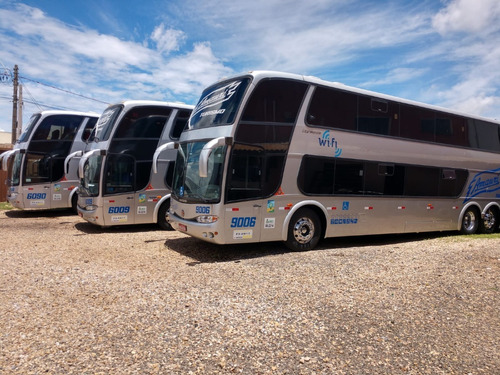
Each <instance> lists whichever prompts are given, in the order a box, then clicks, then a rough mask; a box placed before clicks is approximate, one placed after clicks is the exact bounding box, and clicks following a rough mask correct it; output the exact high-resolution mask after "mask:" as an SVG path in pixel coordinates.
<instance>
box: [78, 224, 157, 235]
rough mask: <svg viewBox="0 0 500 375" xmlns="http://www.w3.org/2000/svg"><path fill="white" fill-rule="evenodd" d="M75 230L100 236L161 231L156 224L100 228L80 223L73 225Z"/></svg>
mask: <svg viewBox="0 0 500 375" xmlns="http://www.w3.org/2000/svg"><path fill="white" fill-rule="evenodd" d="M75 229H76V230H78V231H79V232H82V233H83V234H101V233H144V232H153V231H158V230H161V229H159V228H158V226H157V225H156V224H135V225H119V226H111V227H105V228H103V227H100V226H98V225H94V224H91V223H88V222H86V221H82V222H80V223H76V224H75Z"/></svg>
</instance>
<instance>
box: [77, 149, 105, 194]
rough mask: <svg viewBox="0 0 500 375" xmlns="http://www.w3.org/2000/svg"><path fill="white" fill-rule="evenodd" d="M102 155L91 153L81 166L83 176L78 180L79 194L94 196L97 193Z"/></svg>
mask: <svg viewBox="0 0 500 375" xmlns="http://www.w3.org/2000/svg"><path fill="white" fill-rule="evenodd" d="M101 163H102V156H101V155H100V154H97V155H91V156H90V157H89V159H88V160H87V161H86V162H85V166H84V167H83V178H82V179H81V180H80V189H82V192H81V195H82V196H87V197H96V196H97V195H98V194H99V180H100V173H101Z"/></svg>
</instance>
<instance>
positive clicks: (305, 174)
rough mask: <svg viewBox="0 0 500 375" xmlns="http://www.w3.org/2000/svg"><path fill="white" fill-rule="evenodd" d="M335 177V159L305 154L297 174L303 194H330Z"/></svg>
mask: <svg viewBox="0 0 500 375" xmlns="http://www.w3.org/2000/svg"><path fill="white" fill-rule="evenodd" d="M334 177H335V159H333V158H323V157H315V156H309V155H306V156H304V158H303V159H302V164H301V166H300V171H299V176H298V180H297V183H298V186H299V189H300V190H301V191H302V192H303V193H305V194H314V195H331V194H333V181H334Z"/></svg>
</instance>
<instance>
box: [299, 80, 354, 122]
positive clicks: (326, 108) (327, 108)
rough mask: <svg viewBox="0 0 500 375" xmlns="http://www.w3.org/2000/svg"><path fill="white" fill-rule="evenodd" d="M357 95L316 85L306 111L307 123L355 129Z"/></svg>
mask: <svg viewBox="0 0 500 375" xmlns="http://www.w3.org/2000/svg"><path fill="white" fill-rule="evenodd" d="M357 105H358V104H357V95H355V94H351V93H348V92H344V91H339V90H336V89H332V88H326V87H317V88H316V89H315V91H314V94H313V97H312V99H311V104H310V105H309V109H308V111H307V118H306V121H307V123H308V124H309V125H314V126H322V127H327V128H338V129H346V130H356V129H357V125H356V113H357Z"/></svg>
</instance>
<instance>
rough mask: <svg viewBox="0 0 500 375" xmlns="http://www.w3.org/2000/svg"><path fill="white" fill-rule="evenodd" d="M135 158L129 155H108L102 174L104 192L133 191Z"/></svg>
mask: <svg viewBox="0 0 500 375" xmlns="http://www.w3.org/2000/svg"><path fill="white" fill-rule="evenodd" d="M134 173H135V160H134V158H133V157H132V156H129V155H108V157H107V162H106V170H105V174H104V194H117V193H126V192H132V191H134Z"/></svg>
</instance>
